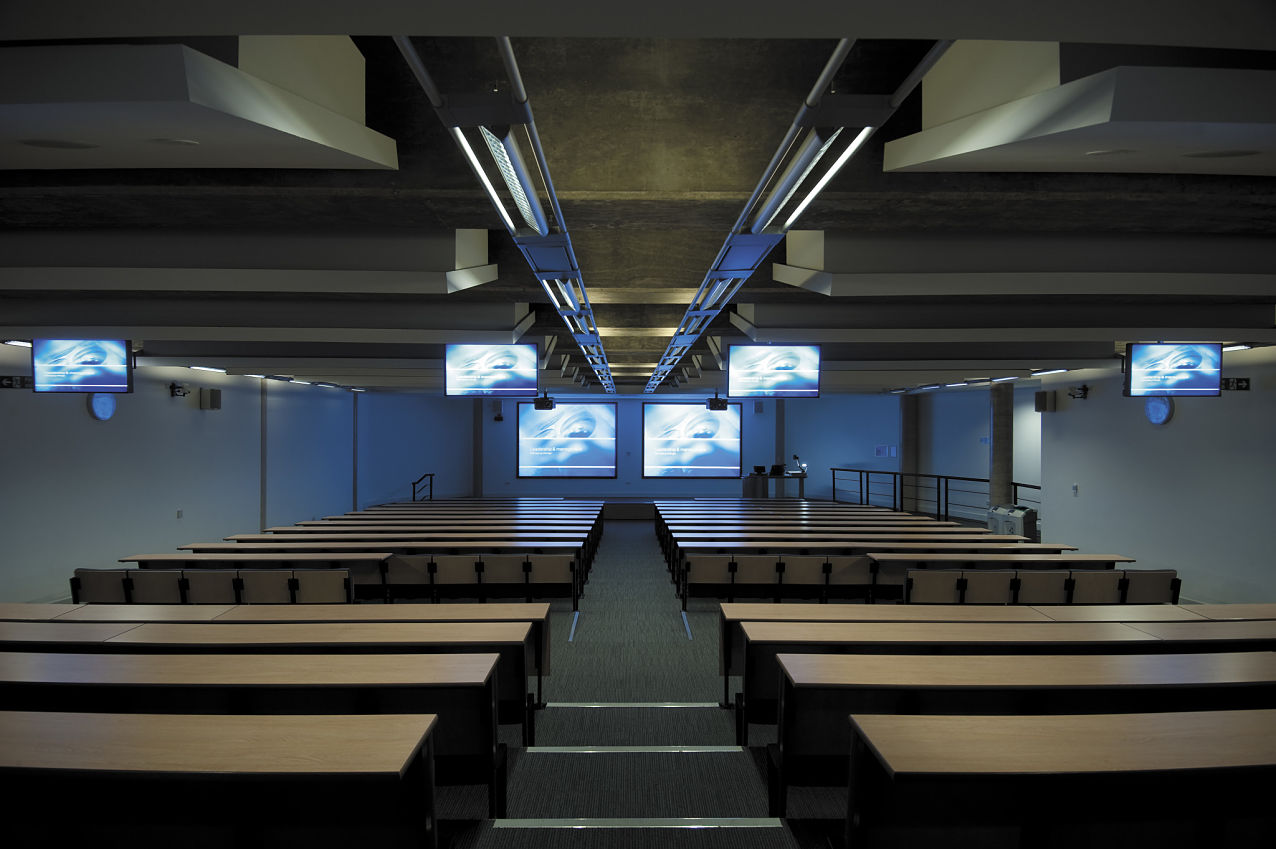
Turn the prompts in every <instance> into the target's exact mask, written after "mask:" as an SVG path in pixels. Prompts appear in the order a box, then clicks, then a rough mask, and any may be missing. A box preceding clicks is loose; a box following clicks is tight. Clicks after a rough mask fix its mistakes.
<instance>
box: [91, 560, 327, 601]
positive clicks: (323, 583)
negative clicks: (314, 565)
mask: <svg viewBox="0 0 1276 849" xmlns="http://www.w3.org/2000/svg"><path fill="white" fill-rule="evenodd" d="M71 599H72V601H74V602H76V603H81V602H83V603H86V604H333V603H339V602H348V601H350V600H351V581H350V571H349V570H348V569H268V568H263V569H76V570H75V575H74V577H72V578H71Z"/></svg>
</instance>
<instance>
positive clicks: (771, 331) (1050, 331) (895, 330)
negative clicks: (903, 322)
mask: <svg viewBox="0 0 1276 849" xmlns="http://www.w3.org/2000/svg"><path fill="white" fill-rule="evenodd" d="M733 318H734V317H733ZM741 322H742V323H743V324H745V325H748V322H747V321H745V320H743V319H741ZM748 326H750V327H751V326H752V325H748ZM754 331H755V332H754V333H753V334H750V336H749V338H751V339H753V340H754V341H756V342H787V343H794V344H798V343H812V344H813V343H821V342H824V343H832V342H871V343H887V344H890V343H914V342H948V343H952V342H1086V341H1088V342H1104V341H1116V340H1118V339H1126V340H1154V341H1157V340H1159V341H1165V342H1201V341H1217V340H1232V339H1236V340H1242V339H1243V340H1244V341H1246V342H1257V343H1262V344H1267V345H1270V344H1274V343H1276V328H1272V327H1265V328H1256V327H1252V328H1238V327H1224V328H1220V327H960V328H951V327H891V328H883V329H877V328H853V329H844V328H828V327H821V328H815V327H767V328H760V327H759V328H754Z"/></svg>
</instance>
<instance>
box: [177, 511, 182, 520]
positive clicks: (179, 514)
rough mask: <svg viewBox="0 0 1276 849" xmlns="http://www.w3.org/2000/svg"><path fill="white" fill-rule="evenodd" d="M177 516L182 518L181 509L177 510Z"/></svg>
mask: <svg viewBox="0 0 1276 849" xmlns="http://www.w3.org/2000/svg"><path fill="white" fill-rule="evenodd" d="M177 518H179V519H180V518H182V511H181V510H178V511H177Z"/></svg>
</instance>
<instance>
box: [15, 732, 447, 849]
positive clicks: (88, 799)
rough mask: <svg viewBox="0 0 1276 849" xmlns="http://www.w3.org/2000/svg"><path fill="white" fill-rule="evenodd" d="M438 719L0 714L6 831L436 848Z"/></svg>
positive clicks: (60, 837) (84, 841)
mask: <svg viewBox="0 0 1276 849" xmlns="http://www.w3.org/2000/svg"><path fill="white" fill-rule="evenodd" d="M436 721H437V718H436V717H435V716H434V715H432V714H411V715H401V714H390V715H383V716H184V715H168V716H165V715H146V714H110V713H56V712H48V713H46V712H24V711H0V776H3V777H4V779H5V782H4V783H5V791H6V792H5V804H6V805H7V806H8V807H9V810H10V811H11V812H12V814H13V815H12V816H10V817H9V819H10V822H8V823H6V825H5V837H6V839H7V840H8V841H9V842H10V845H14V846H36V845H44V844H47V843H49V842H50V839H51V838H50V835H56V837H55V838H54V839H55V840H56V841H57V842H60V843H63V844H64V845H85V846H137V847H139V849H141V847H172V846H182V845H192V844H198V845H201V846H203V845H221V846H246V845H253V846H258V845H260V846H285V845H287V846H302V845H304V846H316V847H319V846H322V847H337V846H349V845H357V844H375V845H379V846H394V847H407V846H412V847H430V848H431V849H432V847H435V846H436V845H437V840H438V837H437V829H436V820H435V804H434V782H433V766H432V761H433V736H432V734H431V732H432V730H433V729H434V727H435V723H436ZM50 805H53V806H54V807H53V808H50ZM41 812H43V813H45V814H48V815H49V816H42V815H41ZM320 812H322V814H320ZM51 816H56V819H50V818H49V817H51Z"/></svg>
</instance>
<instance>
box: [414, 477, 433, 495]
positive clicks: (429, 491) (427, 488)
mask: <svg viewBox="0 0 1276 849" xmlns="http://www.w3.org/2000/svg"><path fill="white" fill-rule="evenodd" d="M426 478H429V483H428V484H427V485H426V486H423V487H421V488H422V489H424V490H425V492H426V496H425V497H426V498H428V499H429V500H430V501H433V500H434V472H426V473H425V474H423V475H421V477H419V478H417V479H416V480H414V481H412V500H413V501H420V500H421V499H419V498H417V497H416V493H417V487H418V486H420V485H421V481H423V480H425V479H426Z"/></svg>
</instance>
